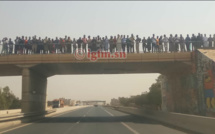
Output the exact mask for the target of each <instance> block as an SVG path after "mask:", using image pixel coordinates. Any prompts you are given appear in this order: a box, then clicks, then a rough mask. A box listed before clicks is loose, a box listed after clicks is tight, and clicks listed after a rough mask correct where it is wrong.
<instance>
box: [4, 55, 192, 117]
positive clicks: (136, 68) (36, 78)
mask: <svg viewBox="0 0 215 134" xmlns="http://www.w3.org/2000/svg"><path fill="white" fill-rule="evenodd" d="M194 55H195V54H194V53H191V52H181V53H141V54H128V55H127V58H125V59H98V60H97V61H96V62H92V61H91V60H90V59H87V58H84V59H83V60H77V59H76V58H75V56H74V55H73V54H43V55H7V56H1V57H0V76H22V112H24V113H25V112H32V111H34V112H35V111H44V110H45V107H46V90H47V89H46V87H47V78H48V77H50V76H53V75H66V74H70V75H72V74H132V73H160V74H163V75H164V76H166V77H165V79H164V82H163V83H168V86H167V85H166V87H165V86H162V88H163V89H162V90H164V89H166V90H164V91H168V93H170V94H171V95H169V97H170V96H171V100H170V101H172V102H171V104H169V103H168V101H169V100H168V99H170V98H168V97H167V96H168V95H167V93H166V92H162V93H163V95H164V96H163V107H164V109H165V110H167V111H174V112H187V111H184V110H185V109H189V108H188V107H189V106H188V105H189V104H186V105H184V103H183V102H185V101H186V100H185V98H186V96H189V93H188V92H187V91H186V88H187V87H184V86H183V84H182V83H181V80H180V79H181V78H185V77H186V76H188V75H189V74H192V73H193V67H194V66H195V63H196V60H195V56H194ZM163 85H165V84H163ZM167 98H168V99H167ZM181 103H182V104H181Z"/></svg>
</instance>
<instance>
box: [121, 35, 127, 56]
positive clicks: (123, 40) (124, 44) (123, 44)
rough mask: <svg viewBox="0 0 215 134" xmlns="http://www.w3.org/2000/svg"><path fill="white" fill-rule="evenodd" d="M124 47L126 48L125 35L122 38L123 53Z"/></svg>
mask: <svg viewBox="0 0 215 134" xmlns="http://www.w3.org/2000/svg"><path fill="white" fill-rule="evenodd" d="M125 46H126V38H125V35H124V36H123V38H122V51H123V52H125Z"/></svg>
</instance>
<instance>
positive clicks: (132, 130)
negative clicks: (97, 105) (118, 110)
mask: <svg viewBox="0 0 215 134" xmlns="http://www.w3.org/2000/svg"><path fill="white" fill-rule="evenodd" d="M102 109H103V110H104V111H105V112H107V113H108V114H109V115H111V116H114V115H113V114H112V113H110V112H108V111H107V110H106V109H104V108H102ZM120 123H121V124H122V125H123V126H125V127H126V128H127V129H128V130H130V131H131V132H133V133H134V134H140V133H138V132H137V131H135V130H134V129H133V128H131V127H129V126H128V125H127V124H125V123H124V122H120Z"/></svg>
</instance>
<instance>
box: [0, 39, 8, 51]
mask: <svg viewBox="0 0 215 134" xmlns="http://www.w3.org/2000/svg"><path fill="white" fill-rule="evenodd" d="M2 44H3V46H2V51H1V54H3V53H4V54H8V40H7V38H6V37H5V38H3V40H2Z"/></svg>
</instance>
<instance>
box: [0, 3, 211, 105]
mask: <svg viewBox="0 0 215 134" xmlns="http://www.w3.org/2000/svg"><path fill="white" fill-rule="evenodd" d="M214 7H215V2H203V1H202V2H193V1H190V2H184V1H183V2H180V1H177V2H155V1H153V2H149V1H144V2H140V1H138V2H136V1H135V2H131V1H129V2H128V1H121V2H113V1H108V2H92V1H89V2H87V1H84V2H78V1H75V2H59V1H52V2H47V1H46V2H41V1H39V2H32V1H28V2H0V16H1V20H0V39H2V38H3V37H11V38H13V39H14V38H15V37H16V36H22V35H24V36H33V35H37V36H40V37H45V36H49V37H53V38H54V37H56V36H58V37H64V36H65V35H68V36H70V37H71V38H74V37H75V38H77V37H80V36H82V35H83V34H86V35H91V36H97V35H101V36H105V35H107V36H110V35H116V34H126V35H127V34H129V35H130V34H131V33H133V34H135V35H136V34H138V35H139V36H140V37H142V36H151V35H152V34H153V33H155V34H156V35H161V34H168V35H169V34H170V33H172V34H176V33H177V34H183V35H185V34H187V33H188V34H192V33H195V34H197V33H198V32H201V33H206V34H207V35H208V34H214V33H215V18H214V13H215V8H214ZM157 76H158V74H130V75H126V74H122V75H87V76H86V75H68V76H54V77H50V78H49V79H48V83H49V84H48V99H53V98H56V97H66V98H71V99H81V100H91V99H105V100H107V101H109V100H110V99H111V98H113V97H118V96H130V95H135V94H140V93H141V92H144V91H147V90H148V87H149V86H150V85H151V84H152V83H153V82H155V79H156V78H157ZM5 85H8V86H10V87H11V89H12V90H13V92H14V93H15V94H16V95H18V96H19V97H20V95H21V77H0V86H1V87H3V86H5Z"/></svg>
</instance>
